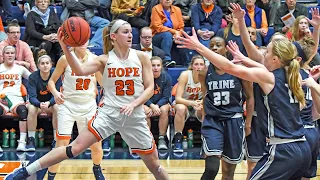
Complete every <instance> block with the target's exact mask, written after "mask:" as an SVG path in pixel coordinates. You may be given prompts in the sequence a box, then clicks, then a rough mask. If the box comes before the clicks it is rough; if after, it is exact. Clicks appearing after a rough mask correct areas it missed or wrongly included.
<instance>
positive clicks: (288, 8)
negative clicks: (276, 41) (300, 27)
mask: <svg viewBox="0 0 320 180" xmlns="http://www.w3.org/2000/svg"><path fill="white" fill-rule="evenodd" d="M288 13H292V14H293V16H294V17H295V18H297V17H298V16H300V15H304V16H306V17H308V10H307V7H305V6H304V5H302V4H299V3H297V1H296V0H286V2H285V3H284V4H282V5H281V6H280V7H279V8H278V10H277V12H276V15H275V18H274V26H273V27H274V31H275V32H281V33H286V32H288V30H289V29H290V27H288V26H285V25H284V23H283V21H282V20H281V17H283V16H285V15H286V14H288Z"/></svg>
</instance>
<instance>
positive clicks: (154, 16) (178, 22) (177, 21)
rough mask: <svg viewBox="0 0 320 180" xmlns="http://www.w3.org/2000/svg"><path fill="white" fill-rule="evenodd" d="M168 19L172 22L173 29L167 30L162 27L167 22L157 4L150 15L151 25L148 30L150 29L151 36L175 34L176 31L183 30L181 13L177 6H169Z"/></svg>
mask: <svg viewBox="0 0 320 180" xmlns="http://www.w3.org/2000/svg"><path fill="white" fill-rule="evenodd" d="M170 17H171V20H172V25H173V28H172V29H171V28H168V27H166V26H164V25H163V23H165V22H167V17H166V15H165V13H164V10H163V7H162V4H158V5H156V6H154V7H153V8H152V13H151V24H150V28H151V29H152V34H153V35H154V34H157V33H161V32H167V31H169V32H170V33H171V34H175V33H176V32H177V31H181V30H183V28H184V22H183V19H182V13H181V10H180V8H178V7H177V6H173V5H171V12H170Z"/></svg>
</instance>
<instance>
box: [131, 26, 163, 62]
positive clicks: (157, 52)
mask: <svg viewBox="0 0 320 180" xmlns="http://www.w3.org/2000/svg"><path fill="white" fill-rule="evenodd" d="M132 48H133V49H136V50H141V51H144V52H145V53H147V54H148V56H149V57H150V58H151V57H153V56H158V57H160V58H161V59H163V58H164V52H163V50H161V49H160V48H158V47H157V46H154V45H153V44H152V30H151V29H150V28H149V27H144V28H142V29H141V30H140V44H133V45H132Z"/></svg>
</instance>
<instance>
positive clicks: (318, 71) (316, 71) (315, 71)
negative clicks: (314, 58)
mask: <svg viewBox="0 0 320 180" xmlns="http://www.w3.org/2000/svg"><path fill="white" fill-rule="evenodd" d="M309 76H310V77H312V78H313V79H314V80H315V81H317V80H318V79H319V78H320V65H316V66H313V67H312V68H311V70H310V74H309Z"/></svg>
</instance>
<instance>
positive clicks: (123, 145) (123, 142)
mask: <svg viewBox="0 0 320 180" xmlns="http://www.w3.org/2000/svg"><path fill="white" fill-rule="evenodd" d="M127 147H128V145H127V143H126V142H125V141H124V140H123V139H122V148H127Z"/></svg>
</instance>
